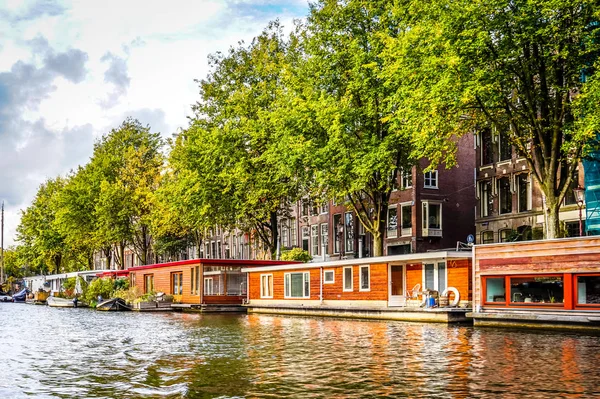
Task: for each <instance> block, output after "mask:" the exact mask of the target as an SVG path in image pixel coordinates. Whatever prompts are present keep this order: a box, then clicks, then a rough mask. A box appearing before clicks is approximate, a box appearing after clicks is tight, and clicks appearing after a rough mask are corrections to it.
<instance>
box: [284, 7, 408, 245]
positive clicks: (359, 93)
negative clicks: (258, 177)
mask: <svg viewBox="0 0 600 399" xmlns="http://www.w3.org/2000/svg"><path fill="white" fill-rule="evenodd" d="M386 5H387V2H383V1H372V2H365V1H361V0H345V1H336V0H320V1H318V2H316V3H314V4H312V5H311V8H310V15H309V16H308V21H307V22H306V24H305V25H304V26H302V27H301V29H300V32H299V33H298V34H299V35H300V37H301V43H302V46H303V52H304V54H305V55H304V57H303V58H304V59H305V62H304V63H302V64H301V66H300V67H299V68H298V69H297V72H296V74H295V76H293V77H291V78H290V82H291V83H290V90H293V91H294V95H295V98H294V99H293V100H292V101H290V105H291V106H290V110H289V112H288V115H289V116H290V118H292V119H293V118H295V119H297V120H296V121H295V122H290V123H289V125H290V126H293V127H294V128H295V129H297V130H298V131H299V132H301V133H302V134H303V135H304V137H305V142H306V144H307V145H305V147H304V148H305V150H306V152H307V155H306V157H305V160H308V161H309V165H310V167H309V168H310V169H311V170H313V172H314V175H313V178H314V187H316V190H315V192H316V195H320V193H322V192H325V193H327V194H328V195H329V196H330V197H333V198H337V199H338V200H346V201H347V205H348V206H349V207H351V208H352V209H353V210H354V211H355V212H356V214H357V216H358V220H359V221H360V223H361V224H362V225H363V226H364V227H365V230H367V231H368V232H370V233H371V234H372V235H373V239H374V251H373V252H374V255H375V256H379V255H383V239H384V232H385V217H386V214H387V208H388V205H389V199H390V194H391V191H392V189H393V188H394V185H395V184H396V181H397V177H398V173H399V171H400V170H401V169H403V168H409V167H411V166H412V164H413V161H412V159H411V158H410V156H409V155H410V140H409V137H408V136H407V135H406V134H405V131H404V129H402V128H401V127H400V126H396V127H395V128H393V127H392V126H391V125H390V123H388V121H387V119H386V118H387V114H386V112H387V109H388V108H389V106H390V104H389V97H390V95H391V94H392V93H393V91H392V89H391V88H390V87H389V86H388V85H386V82H385V81H384V80H383V79H382V78H381V76H380V75H381V73H382V68H383V60H382V58H381V53H382V51H383V49H384V47H385V42H384V40H383V38H384V34H386V33H387V34H388V35H394V34H395V32H396V24H395V22H394V20H393V19H390V18H389V16H388V9H387V8H386Z"/></svg>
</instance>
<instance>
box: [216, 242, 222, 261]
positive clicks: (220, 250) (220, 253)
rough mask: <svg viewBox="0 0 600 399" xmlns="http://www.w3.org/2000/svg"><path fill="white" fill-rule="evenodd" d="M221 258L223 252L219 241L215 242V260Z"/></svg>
mask: <svg viewBox="0 0 600 399" xmlns="http://www.w3.org/2000/svg"><path fill="white" fill-rule="evenodd" d="M222 257H223V250H222V246H221V241H217V256H216V258H218V259H221V258H222Z"/></svg>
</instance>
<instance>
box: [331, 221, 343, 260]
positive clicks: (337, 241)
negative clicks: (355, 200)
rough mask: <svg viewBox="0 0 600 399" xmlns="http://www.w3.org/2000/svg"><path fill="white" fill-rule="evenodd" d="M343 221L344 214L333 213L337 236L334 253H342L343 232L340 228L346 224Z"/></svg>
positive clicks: (334, 242) (334, 241) (335, 234)
mask: <svg viewBox="0 0 600 399" xmlns="http://www.w3.org/2000/svg"><path fill="white" fill-rule="evenodd" d="M341 223H342V214H340V213H338V214H335V215H333V228H334V236H335V239H334V240H333V253H334V254H339V253H340V244H341V240H342V233H341V232H340V229H343V228H344V226H343V225H342V224H341Z"/></svg>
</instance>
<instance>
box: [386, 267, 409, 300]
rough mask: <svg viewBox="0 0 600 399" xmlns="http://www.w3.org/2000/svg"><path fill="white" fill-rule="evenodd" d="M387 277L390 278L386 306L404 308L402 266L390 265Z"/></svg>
mask: <svg viewBox="0 0 600 399" xmlns="http://www.w3.org/2000/svg"><path fill="white" fill-rule="evenodd" d="M388 275H389V276H390V277H389V278H390V284H389V293H390V295H389V300H388V306H405V305H406V297H405V296H404V291H405V287H404V265H390V266H389V273H388Z"/></svg>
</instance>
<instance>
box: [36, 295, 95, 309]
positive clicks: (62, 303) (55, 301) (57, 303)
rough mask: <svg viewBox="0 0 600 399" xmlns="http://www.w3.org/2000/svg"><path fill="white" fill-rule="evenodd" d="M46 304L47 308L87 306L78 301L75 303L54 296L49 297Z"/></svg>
mask: <svg viewBox="0 0 600 399" xmlns="http://www.w3.org/2000/svg"><path fill="white" fill-rule="evenodd" d="M46 302H47V303H48V306H50V307H53V308H78V307H86V306H87V304H85V303H83V302H80V301H77V302H76V301H74V300H73V299H66V298H58V297H55V296H49V297H48V299H46Z"/></svg>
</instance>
